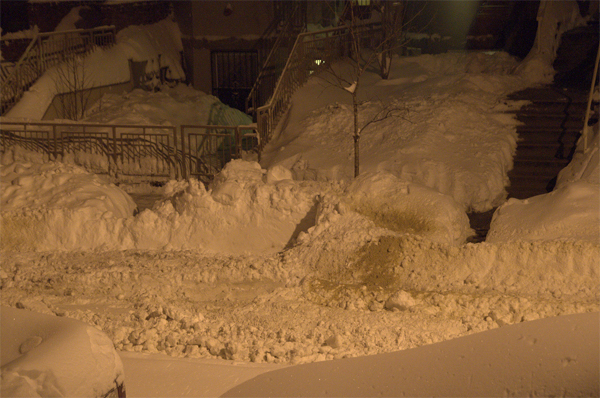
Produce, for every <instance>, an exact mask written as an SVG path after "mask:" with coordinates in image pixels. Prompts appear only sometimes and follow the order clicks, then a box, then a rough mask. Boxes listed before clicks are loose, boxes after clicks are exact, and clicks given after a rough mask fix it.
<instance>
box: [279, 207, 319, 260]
mask: <svg viewBox="0 0 600 398" xmlns="http://www.w3.org/2000/svg"><path fill="white" fill-rule="evenodd" d="M318 206H319V202H318V201H315V204H314V205H313V206H312V207H311V208H310V210H309V211H308V213H306V215H305V216H304V218H303V219H302V220H300V222H299V223H298V224H297V225H296V229H295V230H294V232H293V233H292V236H291V237H290V240H289V241H288V242H287V243H286V244H285V247H284V250H285V249H289V248H291V247H292V246H294V243H295V242H296V238H298V235H300V232H306V231H308V229H309V228H310V227H314V225H315V223H316V222H317V208H318Z"/></svg>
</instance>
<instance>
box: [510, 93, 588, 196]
mask: <svg viewBox="0 0 600 398" xmlns="http://www.w3.org/2000/svg"><path fill="white" fill-rule="evenodd" d="M587 97H588V93H587V92H586V91H584V90H580V89H576V88H561V87H557V86H555V85H547V86H542V87H535V88H528V89H526V90H523V91H520V92H517V93H514V94H512V95H510V96H509V97H508V99H510V100H529V101H531V104H529V105H526V106H524V107H523V108H521V109H520V110H519V111H518V112H517V119H518V120H519V121H520V122H522V123H523V124H522V125H520V126H518V127H517V133H518V134H519V141H518V144H517V153H516V155H515V157H514V168H513V169H512V170H511V171H510V172H509V173H508V177H509V178H510V186H509V187H508V188H507V191H508V194H509V197H512V198H517V199H525V198H529V197H532V196H535V195H540V194H544V193H547V192H549V191H551V190H552V189H553V188H554V184H555V182H556V177H557V175H558V173H559V172H560V170H561V169H562V168H564V167H565V166H566V165H567V164H568V163H569V162H570V160H571V158H572V156H573V153H574V151H575V145H576V143H577V140H578V138H579V136H580V134H581V130H582V128H583V122H584V119H585V111H586V105H587Z"/></svg>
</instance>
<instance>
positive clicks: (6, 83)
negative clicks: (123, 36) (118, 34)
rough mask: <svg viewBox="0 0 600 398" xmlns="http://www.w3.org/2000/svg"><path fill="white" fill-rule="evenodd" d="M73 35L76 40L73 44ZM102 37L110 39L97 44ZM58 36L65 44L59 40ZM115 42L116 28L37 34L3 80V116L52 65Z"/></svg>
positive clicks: (107, 27) (102, 27)
mask: <svg viewBox="0 0 600 398" xmlns="http://www.w3.org/2000/svg"><path fill="white" fill-rule="evenodd" d="M98 32H99V33H100V35H98ZM71 36H74V37H73V39H72V40H71V41H69V37H71ZM102 36H107V40H105V41H102V42H100V43H95V41H96V40H97V38H98V37H102ZM57 37H59V38H61V39H63V40H64V41H63V40H58V41H56V40H55V38H57ZM114 43H115V26H101V27H96V28H92V29H76V30H67V31H61V32H46V33H38V34H36V35H35V37H34V38H33V39H31V41H30V42H29V45H28V46H27V48H26V49H25V52H24V53H23V54H22V55H21V57H20V58H19V60H18V61H17V63H16V64H15V65H14V67H13V68H12V70H11V72H10V73H9V74H8V75H7V76H6V78H3V79H2V114H4V113H5V112H6V111H7V110H8V109H10V107H12V106H13V105H14V104H16V102H17V101H18V100H19V99H20V98H21V96H22V95H23V92H24V91H25V90H26V89H27V87H29V86H30V85H31V84H33V82H35V80H37V79H38V78H39V77H40V76H41V75H42V74H43V73H44V72H45V71H46V70H47V69H48V68H50V67H51V66H54V65H56V64H58V63H59V62H62V61H64V60H65V59H70V58H73V57H74V56H75V54H86V53H88V52H89V51H90V50H91V49H92V48H93V46H94V45H99V46H101V47H104V46H110V45H113V44H114ZM48 44H50V45H48ZM52 44H56V45H54V46H53V45H52Z"/></svg>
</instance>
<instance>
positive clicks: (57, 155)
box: [0, 120, 258, 182]
mask: <svg viewBox="0 0 600 398" xmlns="http://www.w3.org/2000/svg"><path fill="white" fill-rule="evenodd" d="M178 130H180V131H178ZM257 140H258V134H257V133H256V126H255V125H248V126H216V125H187V126H181V127H180V128H177V127H176V126H162V125H121V124H87V123H66V124H65V123H44V122H13V121H6V120H1V122H0V151H1V152H2V153H5V152H7V151H8V150H9V149H11V148H12V149H14V150H15V151H19V149H17V148H20V149H21V150H25V151H33V152H36V153H40V154H43V155H45V157H46V159H45V160H55V161H62V162H66V163H74V164H77V165H79V166H83V167H84V168H86V169H87V170H89V171H91V172H93V173H96V174H107V175H109V176H111V177H113V178H115V179H117V180H130V179H133V178H138V177H143V178H142V179H147V180H169V179H181V178H190V177H195V178H198V179H200V180H202V181H203V182H209V181H210V180H212V178H213V177H214V176H215V175H216V174H217V173H218V172H219V171H221V169H222V168H223V167H224V166H225V164H226V163H227V162H229V161H230V160H231V159H236V158H240V157H241V155H242V152H243V151H249V150H253V149H255V148H256V147H257V146H258V142H257Z"/></svg>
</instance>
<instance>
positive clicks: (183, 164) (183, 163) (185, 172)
mask: <svg viewBox="0 0 600 398" xmlns="http://www.w3.org/2000/svg"><path fill="white" fill-rule="evenodd" d="M179 128H180V129H181V160H180V162H181V174H182V175H181V177H182V178H183V179H187V178H188V170H187V167H186V166H187V165H186V159H187V155H186V152H185V145H186V142H185V132H184V131H185V126H180V127H179Z"/></svg>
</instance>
